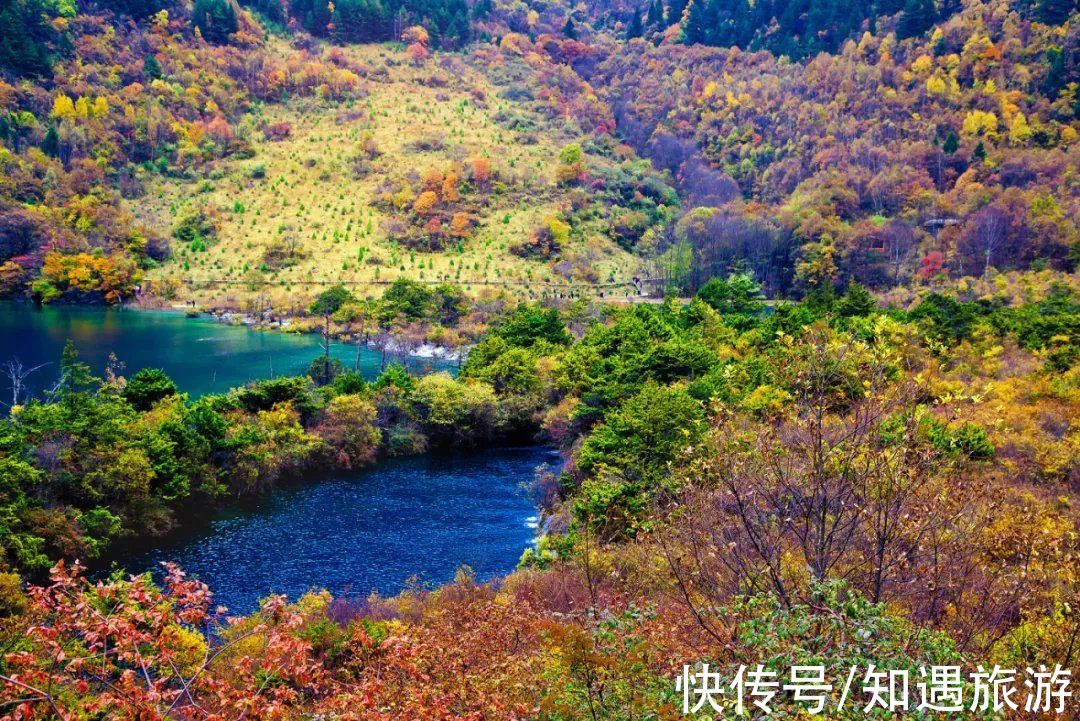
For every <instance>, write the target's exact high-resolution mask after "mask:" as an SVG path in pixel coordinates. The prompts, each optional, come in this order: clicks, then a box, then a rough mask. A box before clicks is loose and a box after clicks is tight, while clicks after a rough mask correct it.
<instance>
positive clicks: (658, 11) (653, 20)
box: [646, 0, 664, 28]
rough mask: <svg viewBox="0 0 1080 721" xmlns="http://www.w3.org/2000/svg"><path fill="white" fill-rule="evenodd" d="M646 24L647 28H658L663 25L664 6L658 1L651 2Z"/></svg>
mask: <svg viewBox="0 0 1080 721" xmlns="http://www.w3.org/2000/svg"><path fill="white" fill-rule="evenodd" d="M646 24H647V25H648V26H649V27H653V28H659V27H663V25H664V4H663V3H662V2H660V0H653V2H652V4H651V5H649V16H648V20H647V21H646Z"/></svg>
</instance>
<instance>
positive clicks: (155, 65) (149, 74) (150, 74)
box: [142, 54, 161, 80]
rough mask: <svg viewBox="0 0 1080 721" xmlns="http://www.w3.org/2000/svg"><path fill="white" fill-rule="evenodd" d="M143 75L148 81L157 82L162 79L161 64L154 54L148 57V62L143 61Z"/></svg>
mask: <svg viewBox="0 0 1080 721" xmlns="http://www.w3.org/2000/svg"><path fill="white" fill-rule="evenodd" d="M142 68H143V75H145V76H146V78H147V79H148V80H156V79H157V78H160V77H161V63H159V62H158V59H157V57H156V56H154V55H153V54H150V55H147V56H146V60H143V66H142Z"/></svg>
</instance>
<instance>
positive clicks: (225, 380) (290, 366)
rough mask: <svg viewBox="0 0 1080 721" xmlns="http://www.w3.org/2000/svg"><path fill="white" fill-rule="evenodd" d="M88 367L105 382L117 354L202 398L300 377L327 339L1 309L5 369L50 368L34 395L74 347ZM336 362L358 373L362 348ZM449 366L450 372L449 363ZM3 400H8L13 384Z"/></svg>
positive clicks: (62, 310) (121, 312)
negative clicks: (67, 347) (68, 345)
mask: <svg viewBox="0 0 1080 721" xmlns="http://www.w3.org/2000/svg"><path fill="white" fill-rule="evenodd" d="M69 338H70V339H71V340H72V341H74V342H75V345H76V347H77V348H78V349H79V353H80V355H81V356H82V358H83V360H84V361H85V362H87V363H88V364H89V365H90V367H91V369H92V370H93V371H94V372H95V373H96V374H98V375H100V374H102V373H103V372H104V369H105V365H106V363H107V361H108V357H109V353H110V352H113V353H115V354H116V357H117V358H118V359H119V360H120V361H121V362H123V363H124V371H123V375H127V376H130V375H131V374H133V373H134V372H135V371H137V370H139V369H140V368H162V369H164V370H165V372H166V373H168V374H169V376H170V377H172V379H173V380H174V381H175V382H176V384H177V385H178V386H179V387H180V389H181V390H183V391H185V392H187V393H189V394H191V395H192V396H199V395H203V394H205V393H220V392H223V391H226V390H228V389H230V388H233V387H235V386H239V385H243V384H244V383H246V382H248V381H250V380H255V379H260V378H269V377H271V376H274V375H277V376H283V375H298V374H302V373H304V372H305V371H306V370H307V367H308V365H309V364H310V363H311V361H312V359H313V358H315V357H316V356H319V355H321V353H322V349H321V345H320V339H319V337H318V336H317V335H312V334H303V335H302V334H295V333H282V332H279V331H262V330H255V329H252V328H248V327H245V326H232V325H227V324H224V323H220V322H217V321H215V320H213V319H212V318H206V317H203V318H187V317H185V316H184V314H183V313H178V312H171V311H141V310H131V309H123V308H101V307H80V306H45V307H43V308H39V307H36V306H34V305H32V304H29V303H11V302H0V364H4V363H6V362H7V361H9V360H12V359H13V358H18V359H19V360H20V361H22V363H23V365H24V366H27V367H32V366H36V365H39V364H41V363H49V364H50V365H48V366H46V367H45V368H43V369H41V370H40V371H38V372H37V373H35V374H34V375H33V376H31V378H30V380H29V383H30V385H31V387H32V388H34V389H37V390H40V389H41V388H43V387H47V386H48V385H50V384H51V382H52V381H53V380H54V379H55V378H56V376H57V374H58V373H59V361H60V353H61V351H62V350H63V348H64V343H65V342H67V340H68V339H69ZM331 354H332V355H333V356H334V357H335V358H337V359H339V360H340V361H341V362H342V364H343V365H344V366H345V367H346V368H352V367H353V363H354V361H355V359H356V347H355V346H351V345H346V344H343V343H334V344H333V345H332V346H331ZM381 360H382V359H381V357H380V354H379V353H378V352H377V351H374V350H371V349H367V348H365V349H363V350H362V352H361V355H360V370H361V372H362V373H363V374H364V376H365V377H367V378H369V379H370V378H374V377H375V376H377V375H378V374H379V371H380V368H381ZM409 365H410V368H412V369H413V370H426V369H431V368H433V367H435V366H436V364H435V363H434V362H432V361H430V360H424V359H419V358H411V359H409ZM441 365H442V366H448V365H449V364H446V363H443V364H441ZM0 393H3V396H2V397H4V398H6V397H7V396H8V393H9V388H8V386H7V383H6V381H4V380H0Z"/></svg>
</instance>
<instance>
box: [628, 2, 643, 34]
mask: <svg viewBox="0 0 1080 721" xmlns="http://www.w3.org/2000/svg"><path fill="white" fill-rule="evenodd" d="M642 32H643V28H642V27H641V11H639V10H636V9H635V10H634V11H633V13H632V14H631V15H630V23H629V24H628V25H627V27H626V39H627V40H631V39H633V38H640V37H641V34H642Z"/></svg>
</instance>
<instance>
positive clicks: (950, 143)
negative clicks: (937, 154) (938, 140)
mask: <svg viewBox="0 0 1080 721" xmlns="http://www.w3.org/2000/svg"><path fill="white" fill-rule="evenodd" d="M959 148H960V141H959V140H958V139H957V137H956V133H954V132H953V131H951V130H950V131H949V134H948V135H946V136H945V143H944V144H943V145H942V146H941V149H942V150H943V151H944V152H945V153H946V154H947V155H952V154H953V153H955V152H956V151H957V150H958V149H959Z"/></svg>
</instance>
